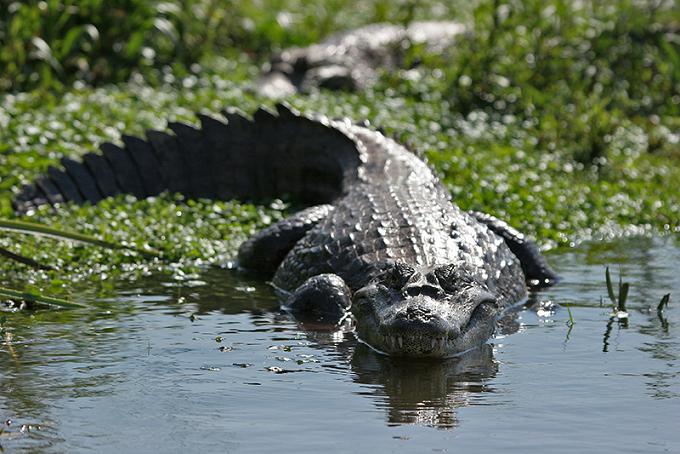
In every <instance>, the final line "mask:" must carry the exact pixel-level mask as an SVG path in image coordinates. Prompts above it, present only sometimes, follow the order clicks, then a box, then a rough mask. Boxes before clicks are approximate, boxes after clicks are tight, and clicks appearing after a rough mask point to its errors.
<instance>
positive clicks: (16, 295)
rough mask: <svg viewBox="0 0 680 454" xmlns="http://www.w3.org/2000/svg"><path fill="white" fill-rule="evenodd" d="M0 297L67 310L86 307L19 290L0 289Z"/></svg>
mask: <svg viewBox="0 0 680 454" xmlns="http://www.w3.org/2000/svg"><path fill="white" fill-rule="evenodd" d="M0 297H2V298H9V299H18V300H21V301H28V302H29V303H33V304H41V305H45V306H57V307H61V308H68V309H72V308H82V307H87V306H85V305H82V304H79V303H74V302H71V301H66V300H63V299H60V298H53V297H51V296H44V295H38V294H35V293H29V292H21V291H19V290H13V289H9V288H5V287H0Z"/></svg>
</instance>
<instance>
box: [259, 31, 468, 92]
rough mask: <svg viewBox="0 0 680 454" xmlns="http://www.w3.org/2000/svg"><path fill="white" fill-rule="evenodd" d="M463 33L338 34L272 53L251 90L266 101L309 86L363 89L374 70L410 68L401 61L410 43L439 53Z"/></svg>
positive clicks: (370, 82) (370, 81)
mask: <svg viewBox="0 0 680 454" xmlns="http://www.w3.org/2000/svg"><path fill="white" fill-rule="evenodd" d="M466 31H467V27H466V26H465V25H463V24H461V23H459V22H452V21H439V22H436V21H431V22H413V23H411V24H410V25H408V26H407V27H404V26H401V25H395V24H388V23H377V24H371V25H366V26H364V27H361V28H358V29H355V30H350V31H344V32H340V33H338V34H335V35H333V36H331V37H329V38H327V39H326V40H324V41H322V42H321V43H318V44H314V45H311V46H308V47H295V48H290V49H286V50H283V51H282V52H279V53H277V54H275V55H274V56H273V57H272V59H271V61H270V63H269V64H268V65H267V68H266V69H265V72H264V74H263V75H262V77H261V78H260V80H259V81H258V82H257V90H258V92H259V93H260V94H261V95H263V96H265V97H268V98H283V97H285V96H287V95H290V94H292V93H295V92H297V91H308V90H309V89H310V88H312V87H321V88H327V89H336V90H340V89H342V90H359V89H363V88H366V87H369V86H371V85H373V84H374V83H375V81H376V80H377V79H378V71H379V70H380V69H382V70H394V69H398V68H403V67H405V66H408V65H409V64H414V63H416V62H409V61H408V59H407V58H405V57H406V52H405V50H406V49H408V47H409V45H410V44H414V45H419V46H424V47H425V48H426V49H427V51H428V52H430V53H433V54H441V53H442V52H445V51H447V50H450V49H452V48H453V46H454V44H455V43H456V40H457V39H458V38H459V37H460V35H461V34H463V33H465V32H466Z"/></svg>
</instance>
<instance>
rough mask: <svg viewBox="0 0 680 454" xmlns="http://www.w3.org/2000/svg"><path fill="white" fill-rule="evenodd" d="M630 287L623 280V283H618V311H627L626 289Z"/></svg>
mask: <svg viewBox="0 0 680 454" xmlns="http://www.w3.org/2000/svg"><path fill="white" fill-rule="evenodd" d="M629 288H630V285H629V284H628V282H624V283H623V284H619V307H618V309H619V312H628V311H627V310H626V300H627V299H628V289H629Z"/></svg>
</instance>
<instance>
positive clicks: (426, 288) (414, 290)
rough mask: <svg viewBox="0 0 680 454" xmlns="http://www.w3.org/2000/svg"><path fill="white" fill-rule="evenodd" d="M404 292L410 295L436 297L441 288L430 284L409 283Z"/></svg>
mask: <svg viewBox="0 0 680 454" xmlns="http://www.w3.org/2000/svg"><path fill="white" fill-rule="evenodd" d="M404 293H405V294H406V295H408V296H418V295H423V296H429V297H430V298H436V297H437V296H438V295H439V294H440V293H441V289H440V288H439V287H437V286H434V285H429V284H424V285H409V286H407V287H406V288H405V289H404Z"/></svg>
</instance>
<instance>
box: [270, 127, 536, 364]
mask: <svg viewBox="0 0 680 454" xmlns="http://www.w3.org/2000/svg"><path fill="white" fill-rule="evenodd" d="M338 127H340V128H343V129H345V130H346V133H348V134H352V135H353V136H354V137H355V138H356V140H358V141H359V142H360V143H361V144H362V145H363V147H365V152H364V159H365V162H364V164H363V165H362V167H361V170H362V171H361V172H360V178H359V181H358V182H357V183H356V184H355V185H354V186H352V187H351V188H350V190H349V192H348V193H347V195H345V196H344V197H342V198H340V199H339V200H337V201H336V202H335V203H334V207H335V208H334V210H333V211H332V212H331V213H330V214H329V215H328V217H326V218H325V220H323V221H321V222H320V223H318V224H317V225H316V227H314V228H313V229H311V230H310V231H309V232H308V233H307V234H306V235H305V236H304V237H303V238H302V240H300V241H299V242H298V243H297V244H296V245H295V246H294V247H293V249H292V250H291V252H290V253H289V254H288V255H287V256H286V258H285V259H284V261H283V263H282V264H281V265H280V266H279V268H278V270H277V271H276V273H275V275H274V279H273V283H274V285H275V286H276V287H277V288H279V289H280V290H282V291H284V292H285V291H288V292H293V291H294V290H295V289H296V288H298V287H299V286H300V285H302V284H303V283H304V282H305V281H306V280H307V279H309V278H312V277H313V276H317V275H320V274H326V273H327V274H335V275H337V276H339V277H340V278H342V279H343V280H344V282H345V283H346V284H347V286H348V287H349V290H350V292H351V294H352V302H353V304H352V306H353V309H352V310H353V313H354V315H355V319H356V323H357V333H358V335H359V337H360V339H361V340H363V341H364V342H366V343H368V344H369V345H370V346H372V347H373V348H375V349H376V350H379V351H381V352H385V353H389V354H393V355H407V356H436V357H443V356H451V355H455V354H457V353H460V352H462V351H465V350H468V349H469V348H472V347H474V346H477V345H480V344H481V343H483V342H484V341H486V340H487V339H488V338H489V337H490V336H491V334H492V333H493V330H494V320H495V317H496V316H497V315H498V314H499V312H500V311H501V310H502V308H504V307H507V306H508V305H511V304H513V303H516V302H517V301H519V300H521V299H522V298H524V297H525V295H526V286H525V276H524V274H523V272H522V269H521V267H520V264H519V261H518V260H517V258H516V257H515V255H514V254H512V252H510V250H509V249H508V247H507V246H506V244H505V243H504V241H503V239H502V238H500V237H499V236H497V235H495V234H494V233H493V232H491V231H490V230H489V229H488V228H487V227H486V226H485V225H483V224H481V223H479V222H478V221H477V220H476V219H474V218H473V217H472V216H470V215H469V214H467V213H465V212H463V211H461V210H460V209H459V208H458V207H457V206H455V205H454V204H453V203H451V200H450V195H449V193H448V191H446V189H445V188H444V187H443V186H442V185H441V184H440V183H439V181H438V180H437V178H436V177H435V176H434V175H433V174H432V172H431V171H430V169H429V168H428V167H427V166H426V165H425V164H424V163H423V162H422V161H421V160H419V159H418V158H416V157H415V156H414V155H413V154H411V153H410V152H408V151H407V150H406V149H404V148H403V147H402V146H400V145H399V144H397V143H396V142H394V141H392V140H390V139H387V138H385V137H384V136H383V135H381V134H380V133H377V132H374V131H371V130H368V129H366V128H363V127H359V126H346V125H338Z"/></svg>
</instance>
